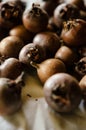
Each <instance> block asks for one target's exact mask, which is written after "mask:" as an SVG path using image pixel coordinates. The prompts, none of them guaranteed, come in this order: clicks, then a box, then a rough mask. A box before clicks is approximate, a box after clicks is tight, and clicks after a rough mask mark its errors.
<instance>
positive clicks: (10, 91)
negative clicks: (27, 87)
mask: <svg viewBox="0 0 86 130" xmlns="http://www.w3.org/2000/svg"><path fill="white" fill-rule="evenodd" d="M22 76H23V75H22V73H21V75H19V76H18V77H17V78H16V79H15V80H11V79H9V78H0V115H2V116H6V115H12V114H14V113H15V112H17V111H18V110H19V109H20V108H21V106H22V99H21V91H22V87H23V86H24V84H23V80H22Z"/></svg>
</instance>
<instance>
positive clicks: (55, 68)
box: [32, 58, 66, 84]
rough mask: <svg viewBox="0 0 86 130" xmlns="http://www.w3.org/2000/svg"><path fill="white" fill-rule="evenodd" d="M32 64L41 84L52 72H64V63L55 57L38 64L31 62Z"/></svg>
mask: <svg viewBox="0 0 86 130" xmlns="http://www.w3.org/2000/svg"><path fill="white" fill-rule="evenodd" d="M32 65H33V66H35V67H36V69H37V75H38V77H39V79H40V81H41V83H42V84H44V83H45V82H46V80H47V79H48V78H49V77H50V76H52V75H53V74H55V73H61V72H66V67H65V64H64V63H63V62H62V61H61V60H59V59H55V58H50V59H46V60H44V61H43V62H41V63H40V64H34V63H32Z"/></svg>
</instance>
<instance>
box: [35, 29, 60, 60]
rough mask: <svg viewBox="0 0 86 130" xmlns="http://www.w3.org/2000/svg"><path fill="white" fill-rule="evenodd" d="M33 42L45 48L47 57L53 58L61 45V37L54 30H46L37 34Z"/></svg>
mask: <svg viewBox="0 0 86 130" xmlns="http://www.w3.org/2000/svg"><path fill="white" fill-rule="evenodd" d="M33 43H34V44H35V45H39V46H40V47H41V48H44V50H45V53H46V57H47V58H51V57H54V55H55V53H56V51H57V50H58V49H59V47H60V38H59V36H58V35H57V34H56V33H54V32H49V31H45V32H40V33H38V34H36V35H35V37H34V38H33Z"/></svg>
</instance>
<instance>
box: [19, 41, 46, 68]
mask: <svg viewBox="0 0 86 130" xmlns="http://www.w3.org/2000/svg"><path fill="white" fill-rule="evenodd" d="M44 59H46V55H45V52H44V50H43V49H42V48H41V47H40V46H38V45H35V44H33V43H29V44H27V45H25V46H24V47H23V48H22V49H21V51H20V53H19V61H20V62H22V63H23V64H25V65H26V66H28V67H29V66H30V62H31V61H33V62H35V63H40V62H42V61H43V60H44Z"/></svg>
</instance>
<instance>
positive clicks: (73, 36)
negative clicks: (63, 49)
mask: <svg viewBox="0 0 86 130" xmlns="http://www.w3.org/2000/svg"><path fill="white" fill-rule="evenodd" d="M61 39H62V40H63V41H64V42H65V44H66V45H67V46H69V47H76V48H78V47H80V46H82V45H85V44H86V21H85V20H82V19H75V20H70V21H67V23H65V24H64V27H63V29H62V32H61Z"/></svg>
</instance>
